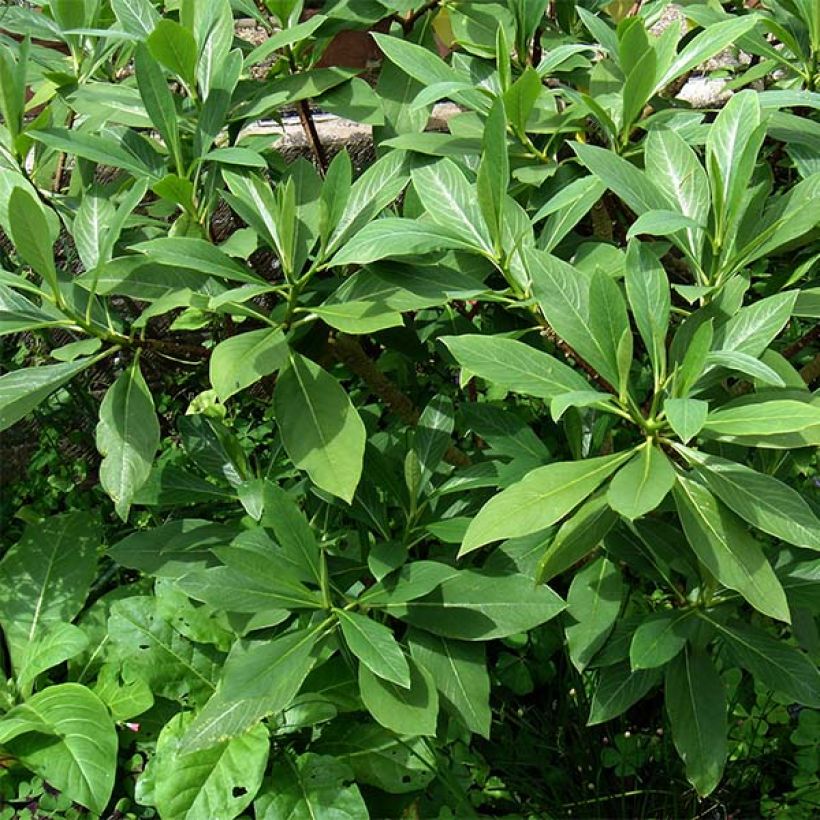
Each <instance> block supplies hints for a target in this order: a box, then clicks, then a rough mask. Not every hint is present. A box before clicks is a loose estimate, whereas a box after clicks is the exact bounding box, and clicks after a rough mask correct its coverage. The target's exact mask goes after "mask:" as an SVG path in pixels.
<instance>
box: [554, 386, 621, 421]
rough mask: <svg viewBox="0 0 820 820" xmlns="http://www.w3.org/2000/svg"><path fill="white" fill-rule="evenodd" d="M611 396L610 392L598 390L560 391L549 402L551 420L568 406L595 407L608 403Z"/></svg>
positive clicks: (556, 418)
mask: <svg viewBox="0 0 820 820" xmlns="http://www.w3.org/2000/svg"><path fill="white" fill-rule="evenodd" d="M611 398H612V395H611V394H610V393H601V392H600V391H598V390H573V391H571V392H570V393H561V394H560V395H559V396H553V399H552V401H551V402H550V415H551V416H552V420H553V421H556V422H557V421H558V420H559V419H560V418H561V417H562V416H563V415H564V413H566V412H567V410H569V408H570V407H595V406H596V405H597V406H601V405H609V400H610V399H611Z"/></svg>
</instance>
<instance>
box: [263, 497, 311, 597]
mask: <svg viewBox="0 0 820 820" xmlns="http://www.w3.org/2000/svg"><path fill="white" fill-rule="evenodd" d="M263 499H264V510H263V512H262V520H261V524H262V526H264V527H267V528H268V529H270V530H272V531H273V534H274V537H275V538H276V540H277V541H278V543H279V547H280V549H281V550H282V553H283V554H284V556H285V557H286V558H287V560H288V562H289V565H290V568H292V569H293V571H294V572H295V574H296V575H297V576H298V577H299V578H301V579H302V580H305V581H310V580H313V581H315V582H317V583H319V584H321V577H322V576H321V569H320V560H319V554H320V548H319V544H318V542H317V541H316V536H315V535H314V534H313V530H312V529H311V526H310V524H309V523H308V521H307V519H306V518H305V516H304V514H303V513H302V511H301V510H300V509H299V507H298V506H297V504H296V502H295V501H294V499H293V498H292V497H291V496H289V495H288V494H287V493H286V492H285V491H284V490H282V489H280V488H279V487H277V486H275V485H274V484H272V483H271V482H270V481H268V482H266V484H265V488H264V491H263Z"/></svg>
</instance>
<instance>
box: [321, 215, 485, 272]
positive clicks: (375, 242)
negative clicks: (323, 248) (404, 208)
mask: <svg viewBox="0 0 820 820" xmlns="http://www.w3.org/2000/svg"><path fill="white" fill-rule="evenodd" d="M454 249H463V250H471V249H474V245H473V244H472V243H471V242H468V241H466V240H464V239H462V238H460V237H458V236H455V235H454V234H453V232H452V231H451V230H448V229H446V228H442V227H441V226H439V225H435V224H433V223H432V222H421V221H416V220H413V219H404V218H402V217H396V216H391V217H385V218H384V219H377V220H376V221H375V222H371V223H370V224H368V225H365V226H364V228H362V229H361V230H360V231H359V232H358V233H357V234H356V235H355V236H353V238H352V239H351V240H350V241H349V242H348V243H347V244H346V245H344V246H343V247H342V249H341V250H340V251H338V252H337V253H336V255H335V256H334V257H333V259H331V260H330V262H329V263H328V265H329V266H330V267H339V266H341V265H366V264H368V263H369V262H376V261H378V260H379V259H387V258H389V257H402V256H416V255H419V254H425V253H432V252H433V251H444V250H454Z"/></svg>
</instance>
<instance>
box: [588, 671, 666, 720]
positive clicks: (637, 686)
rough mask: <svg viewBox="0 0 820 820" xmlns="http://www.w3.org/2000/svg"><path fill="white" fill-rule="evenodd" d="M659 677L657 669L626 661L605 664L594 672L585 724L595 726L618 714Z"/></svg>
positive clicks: (655, 682) (651, 686)
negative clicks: (598, 670) (595, 675)
mask: <svg viewBox="0 0 820 820" xmlns="http://www.w3.org/2000/svg"><path fill="white" fill-rule="evenodd" d="M659 680H660V673H659V672H658V671H657V670H655V669H638V670H632V669H630V668H629V664H628V663H616V664H613V665H611V666H605V667H604V668H603V669H601V671H600V672H599V673H598V683H597V685H596V687H595V691H594V692H593V693H592V703H591V704H590V707H589V719H588V720H587V726H596V725H597V724H599V723H604V722H606V721H607V720H612V718H615V717H618V715H622V714H623V713H624V712H625V711H626V710H627V709H629V707H630V706H632V705H633V704H635V703H637V702H638V701H639V700H640V699H641V698H643V697H644V696H646V694H647V693H648V692H649V691H650V690H651V689H653V688H654V687H655V685H656V684H657V683H658V681H659Z"/></svg>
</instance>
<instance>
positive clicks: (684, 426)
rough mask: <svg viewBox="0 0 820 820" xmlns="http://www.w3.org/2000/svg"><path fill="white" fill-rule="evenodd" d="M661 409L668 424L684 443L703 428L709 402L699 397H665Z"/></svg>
mask: <svg viewBox="0 0 820 820" xmlns="http://www.w3.org/2000/svg"><path fill="white" fill-rule="evenodd" d="M663 411H664V413H665V414H666V420H667V421H668V422H669V426H670V427H671V428H672V430H674V432H675V434H676V435H677V436H678V438H680V440H681V441H682V442H683V443H684V444H686V443H687V442H688V441H690V440H691V439H693V438H694V437H695V436H696V435H697V434H698V433H699V432H700V431H701V430H702V429H703V425H704V424H705V423H706V417H707V416H708V415H709V403H708V402H705V401H701V400H700V399H667V400H666V401H665V402H664V403H663Z"/></svg>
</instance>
